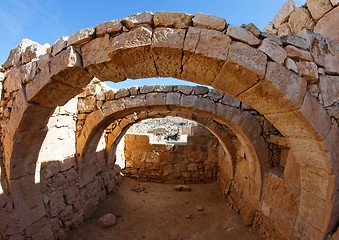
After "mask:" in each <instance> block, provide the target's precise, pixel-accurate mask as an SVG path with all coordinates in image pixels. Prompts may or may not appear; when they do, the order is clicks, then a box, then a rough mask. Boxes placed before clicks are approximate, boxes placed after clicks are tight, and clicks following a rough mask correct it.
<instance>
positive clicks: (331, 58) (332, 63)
mask: <svg viewBox="0 0 339 240" xmlns="http://www.w3.org/2000/svg"><path fill="white" fill-rule="evenodd" d="M300 35H302V36H303V37H304V38H305V39H306V40H307V41H308V42H309V44H310V46H311V49H310V50H311V54H312V56H313V59H314V62H315V63H316V64H317V65H319V66H322V67H324V69H325V72H334V73H335V72H339V43H337V42H334V41H333V40H331V39H328V38H325V37H323V36H322V35H320V34H316V33H313V32H310V31H308V30H303V31H302V32H301V33H300Z"/></svg>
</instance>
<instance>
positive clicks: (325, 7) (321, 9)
mask: <svg viewBox="0 0 339 240" xmlns="http://www.w3.org/2000/svg"><path fill="white" fill-rule="evenodd" d="M307 8H308V10H309V11H310V12H311V15H312V17H313V18H314V19H315V20H319V19H320V18H321V17H322V16H324V14H325V13H327V12H328V11H330V10H331V9H332V8H333V6H332V4H331V3H330V1H329V0H308V1H307Z"/></svg>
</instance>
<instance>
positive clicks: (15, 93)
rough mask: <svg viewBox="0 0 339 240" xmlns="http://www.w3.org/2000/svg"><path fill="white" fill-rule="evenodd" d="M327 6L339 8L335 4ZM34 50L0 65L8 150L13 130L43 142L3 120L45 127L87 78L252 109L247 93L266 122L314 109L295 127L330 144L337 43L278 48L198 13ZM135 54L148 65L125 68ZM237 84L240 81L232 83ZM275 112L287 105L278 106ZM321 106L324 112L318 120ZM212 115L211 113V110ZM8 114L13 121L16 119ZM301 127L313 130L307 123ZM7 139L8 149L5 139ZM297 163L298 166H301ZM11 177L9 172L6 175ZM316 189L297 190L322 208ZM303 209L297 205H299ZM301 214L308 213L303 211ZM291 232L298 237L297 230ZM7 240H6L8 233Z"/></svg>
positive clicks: (302, 41) (305, 38)
mask: <svg viewBox="0 0 339 240" xmlns="http://www.w3.org/2000/svg"><path fill="white" fill-rule="evenodd" d="M310 2H311V1H310ZM332 3H334V4H333V5H336V6H337V1H332ZM333 5H332V6H333ZM311 13H312V11H311ZM210 42H213V45H210V44H208V43H210ZM32 45H34V44H30V45H29V46H27V45H25V44H24V43H22V44H21V45H19V46H18V47H17V48H15V49H13V50H12V51H11V53H10V56H9V58H8V60H7V61H6V62H5V64H4V65H3V67H4V69H5V72H4V77H5V80H4V89H5V91H4V94H3V98H2V103H1V106H2V107H3V111H2V112H3V115H2V116H3V121H2V126H3V127H2V132H3V134H2V142H6V141H7V142H8V141H10V140H11V139H12V140H13V136H12V135H13V134H14V132H15V131H14V132H8V131H10V130H11V129H13V126H14V129H18V130H21V129H19V128H18V126H19V125H20V127H22V126H23V125H25V126H29V129H27V127H25V128H23V129H24V130H26V131H27V130H36V134H37V136H39V137H40V138H41V136H42V135H43V134H44V131H45V130H41V128H42V127H44V126H43V124H41V125H42V126H36V125H34V123H32V124H31V125H30V124H28V122H26V124H24V123H23V122H20V123H18V122H16V121H11V122H9V121H8V120H9V117H11V118H12V119H16V120H21V119H20V116H21V115H20V114H21V113H23V112H28V113H29V114H34V115H36V114H37V112H38V113H39V114H41V116H43V117H42V118H43V119H45V118H47V116H50V114H51V113H52V112H53V110H54V109H53V108H54V107H55V106H56V105H63V104H65V103H66V101H68V99H69V96H74V95H76V94H78V93H80V92H82V87H83V86H85V85H87V83H88V82H89V81H90V79H92V78H93V76H96V77H99V78H100V79H110V80H113V81H121V80H124V79H125V78H127V77H129V78H141V77H150V76H152V77H153V76H163V77H164V76H171V77H177V78H181V79H189V80H191V81H194V82H197V83H204V84H208V85H211V86H213V87H215V88H216V89H221V90H223V91H226V92H229V93H230V94H232V95H234V96H237V97H239V98H241V99H243V100H244V101H246V102H249V103H250V102H255V101H256V100H257V99H255V98H254V99H253V98H252V94H251V93H252V92H253V91H254V92H256V91H258V92H260V94H262V95H263V96H262V98H265V94H266V95H268V94H271V95H272V96H276V98H275V99H272V96H270V97H267V96H266V97H267V100H268V101H270V102H269V104H267V106H269V108H268V107H267V106H265V105H256V109H257V110H258V111H260V112H261V113H263V114H265V115H266V114H267V115H268V114H270V113H277V111H276V110H277V109H279V110H280V111H281V112H291V111H297V110H299V109H300V107H304V106H305V108H310V107H309V106H312V109H304V108H302V109H300V112H301V115H302V114H304V115H303V117H302V119H301V120H300V121H303V122H305V124H306V125H307V126H311V128H312V127H314V128H316V129H317V132H316V134H317V136H319V138H320V139H325V137H326V136H327V133H329V132H330V133H329V134H328V138H327V139H330V138H331V137H333V139H336V136H335V134H336V133H337V131H338V130H337V126H334V125H332V122H331V120H330V118H329V117H328V115H330V116H331V117H332V120H333V121H334V122H335V121H338V94H337V92H338V76H337V75H338V72H339V70H338V66H339V64H338V61H339V53H338V52H339V47H338V43H336V42H334V41H332V40H330V39H327V38H325V37H323V36H321V35H318V34H314V33H312V32H309V31H307V30H304V31H302V32H301V33H300V34H299V36H296V35H286V36H284V37H282V38H279V37H277V36H276V35H274V34H269V33H264V32H260V31H259V30H258V29H257V28H256V27H255V26H253V25H246V26H243V27H235V26H228V25H227V24H226V21H225V20H223V19H220V18H216V17H212V16H208V15H204V14H200V13H198V14H196V15H195V16H192V15H189V14H185V13H162V12H158V13H155V14H152V13H143V14H137V15H133V16H130V17H127V18H125V19H123V20H122V21H111V22H107V23H103V24H100V25H98V26H97V27H96V28H89V29H84V30H81V31H79V32H78V33H75V34H74V35H72V36H70V37H69V38H61V39H59V40H58V41H57V42H56V43H55V44H54V45H53V46H52V47H50V48H48V47H43V46H40V45H38V46H37V47H32ZM142 46H145V48H144V52H143V59H145V61H142V62H141V61H138V59H137V58H136V57H135V56H133V58H129V56H128V54H130V53H131V52H128V51H127V53H126V51H124V49H125V48H130V49H133V47H138V48H139V51H140V49H141V47H142ZM38 49H42V51H41V52H40V50H38ZM102 49H105V51H102ZM164 49H166V51H169V52H168V56H165V55H164V54H157V53H158V52H159V53H161V51H163V50H164ZM221 49H223V51H221ZM130 51H132V50H130ZM138 53H139V52H138ZM296 55H298V56H296ZM239 56H241V57H239ZM267 60H268V61H267ZM201 61H203V62H204V66H205V67H203V68H199V69H197V68H196V66H197V62H201ZM164 64H166V65H164ZM199 65H201V64H199ZM127 66H128V67H127ZM237 66H246V68H248V69H249V70H246V69H244V71H236V68H237ZM288 69H291V70H292V71H294V72H295V73H293V72H291V71H289V70H288ZM297 73H298V74H297ZM235 75H236V76H237V77H234V76H235ZM300 76H301V77H300ZM223 79H227V80H228V81H227V83H225V82H223ZM238 79H242V80H243V82H242V83H239V82H238ZM245 82H246V84H245ZM258 82H259V83H258ZM257 83H258V84H257ZM243 84H244V85H243ZM267 86H269V87H271V88H272V89H273V90H274V92H270V93H266V92H265V91H264V90H263V89H264V88H265V87H267ZM272 86H274V87H272ZM306 86H307V93H306V95H305V90H304V89H306ZM249 87H251V88H249ZM54 89H64V90H65V94H63V95H61V94H59V95H58V94H57V93H55V92H53V90H54ZM260 89H261V90H260ZM46 92H48V93H49V94H46ZM55 94H56V95H55ZM56 96H57V97H56ZM175 96H178V93H174V95H173V97H172V98H167V97H166V98H164V95H162V94H161V93H157V94H154V96H153V97H149V98H148V99H142V98H140V100H141V101H144V100H145V101H160V103H165V104H166V100H167V99H171V101H176V98H175ZM182 96H183V95H181V97H182ZM312 96H314V97H312ZM197 98H198V96H193V97H190V98H186V100H187V104H188V105H189V104H190V103H192V104H193V103H194V101H195V100H196V99H197ZM277 99H278V100H277ZM280 100H281V101H280ZM106 101H107V99H106ZM281 102H286V103H288V104H284V105H282V104H280V103H281ZM303 102H304V103H305V102H306V103H305V104H303ZM307 103H310V104H307ZM106 104H108V102H106ZM124 104H126V102H125V103H124ZM320 104H322V105H323V106H324V107H325V108H326V109H327V111H325V110H323V107H322V106H321V105H320ZM127 105H128V102H127ZM106 107H107V106H106ZM117 107H119V106H117ZM211 107H212V109H214V107H215V105H213V106H211ZM27 109H33V110H36V112H34V111H27ZM105 110H107V109H105V104H103V106H102V111H105ZM216 110H217V109H216ZM12 112H14V113H15V114H18V115H19V117H17V118H15V116H13V114H12ZM314 112H315V113H317V115H316V116H308V114H311V113H314ZM274 117H275V118H274ZM308 117H309V118H310V119H311V120H306V119H307V118H308ZM28 119H32V118H30V116H27V115H25V119H24V120H23V121H27V120H28ZM270 119H271V121H272V122H273V123H275V124H278V123H279V121H280V117H279V116H271V118H270ZM292 119H293V117H292ZM319 119H321V121H322V123H321V126H320V125H319V123H318V122H317V121H319ZM337 123H338V122H337ZM39 124H40V122H39ZM44 124H45V123H44ZM17 125H18V126H17ZM7 126H10V127H7ZM284 134H286V135H287V136H288V134H289V132H288V130H287V131H286V129H285V132H284ZM331 134H332V135H334V136H332V135H331ZM5 136H6V137H7V139H4V138H5ZM19 136H20V135H19ZM306 137H307V136H306ZM37 141H39V140H37ZM326 144H327V145H328V148H330V149H333V144H332V143H330V140H328V141H327V142H326ZM317 146H318V145H317ZM333 151H334V149H333ZM5 154H9V156H8V155H7V158H6V157H5V159H11V157H12V156H11V151H10V150H8V151H7V152H6V151H5ZM5 156H6V155H5ZM318 156H319V157H320V158H321V159H322V158H326V157H324V156H323V155H321V156H320V155H318ZM300 157H301V159H302V160H304V159H303V158H302V156H300ZM329 158H330V157H329ZM334 158H335V154H334ZM302 160H300V161H302ZM307 160H309V159H307ZM7 164H9V165H10V163H7ZM303 164H305V160H304V162H303ZM307 164H309V163H308V162H307ZM314 164H317V162H314ZM6 167H7V166H6ZM316 167H319V166H318V165H317V166H316ZM316 167H315V168H316ZM321 167H323V166H320V168H321ZM9 169H12V166H10V167H9ZM30 170H31V169H30ZM6 174H7V175H8V178H9V179H11V180H15V181H16V182H17V183H18V182H20V181H24V180H25V179H26V178H28V176H27V172H24V174H23V173H19V174H18V175H14V176H12V175H10V174H12V173H9V172H7V173H6ZM25 174H26V175H25ZM322 174H325V173H322ZM326 174H327V173H326ZM331 174H332V173H331ZM319 175H320V173H319ZM317 177H319V176H318V175H317ZM327 177H330V176H327V175H326V177H322V176H321V177H319V179H322V182H323V183H327V182H328V180H327ZM331 177H334V175H333V176H332V175H331ZM314 178H315V179H318V178H316V177H314ZM313 182H314V181H309V182H303V184H304V185H305V186H307V188H308V189H306V188H305V189H306V190H305V194H306V192H307V191H308V190H309V191H311V190H310V189H312V191H313V192H314V198H317V199H318V198H319V199H326V201H327V199H329V198H328V196H327V195H326V193H324V191H316V190H314V189H318V188H319V186H315V185H312V183H313ZM306 203H307V202H306V201H304V202H303V204H304V205H305V204H306ZM322 204H323V205H321V207H322V206H324V208H325V206H326V207H328V206H330V205H331V204H332V200H331V202H330V203H329V202H323V203H322ZM304 205H303V206H304ZM17 207H21V208H22V209H25V210H26V209H27V208H24V205H20V204H17ZM321 207H319V208H318V209H320V208H321ZM36 209H37V210H34V211H36V212H38V210H40V208H36ZM302 210H303V211H304V212H306V209H305V207H304V208H303V209H302ZM314 212H315V211H314ZM43 215H44V214H43V212H42V211H40V212H39V214H36V215H34V216H33V217H31V218H30V219H27V217H26V218H25V219H24V220H22V219H20V221H21V223H22V224H24V225H23V226H22V227H23V228H24V229H26V230H27V231H26V234H27V236H29V230H28V229H29V227H28V226H32V223H33V222H34V221H35V222H34V223H37V222H38V220H39V221H40V220H41V219H42V218H41V216H43ZM39 218H40V219H39ZM7 219H8V218H7ZM305 219H306V220H305V223H306V222H307V221H312V223H310V222H307V224H308V225H307V226H308V227H306V228H307V231H308V233H307V234H308V236H311V235H312V236H313V234H317V236H319V238H320V236H322V234H323V233H324V232H326V231H327V229H325V226H324V224H325V223H323V222H321V221H315V222H314V218H312V217H311V215H310V214H309V213H308V215H306V217H305ZM301 222H303V220H301ZM333 224H334V223H330V224H329V227H330V228H333V227H334V226H333ZM297 227H298V229H301V228H300V226H297ZM6 231H8V230H6ZM311 232H312V234H311ZM5 234H7V235H12V234H8V233H7V232H6V233H5ZM310 234H311V235H310Z"/></svg>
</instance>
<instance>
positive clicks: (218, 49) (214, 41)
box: [181, 28, 231, 85]
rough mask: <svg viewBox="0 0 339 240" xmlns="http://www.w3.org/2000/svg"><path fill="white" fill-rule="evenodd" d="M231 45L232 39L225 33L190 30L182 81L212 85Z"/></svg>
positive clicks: (185, 45)
mask: <svg viewBox="0 0 339 240" xmlns="http://www.w3.org/2000/svg"><path fill="white" fill-rule="evenodd" d="M230 43H231V38H230V37H229V36H227V35H225V34H224V33H221V32H218V31H215V30H208V29H199V28H189V30H188V32H187V34H186V38H185V43H184V59H183V72H182V73H181V79H187V80H189V81H193V82H196V83H200V84H204V85H210V84H211V83H212V82H213V80H214V78H215V76H216V75H217V74H218V73H219V71H220V68H221V67H222V65H223V64H224V62H225V60H226V58H227V54H228V51H229V47H230Z"/></svg>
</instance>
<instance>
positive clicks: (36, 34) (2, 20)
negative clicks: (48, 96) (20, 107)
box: [0, 0, 305, 63]
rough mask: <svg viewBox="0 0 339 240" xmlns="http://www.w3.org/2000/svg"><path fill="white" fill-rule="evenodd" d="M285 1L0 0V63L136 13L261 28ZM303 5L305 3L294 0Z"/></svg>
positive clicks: (303, 0) (302, 0) (301, 0)
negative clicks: (27, 44) (21, 49)
mask: <svg viewBox="0 0 339 240" xmlns="http://www.w3.org/2000/svg"><path fill="white" fill-rule="evenodd" d="M284 2H285V0H257V1H253V0H242V1H239V0H238V1H221V0H191V1H183V0H170V1H162V0H128V1H115V0H111V1H107V0H106V1H104V0H96V1H79V0H67V1H66V0H0V32H1V38H0V63H3V62H4V61H5V60H6V59H7V57H8V54H9V52H10V49H12V48H13V47H15V46H17V45H18V44H19V43H20V41H21V40H22V39H23V38H29V39H31V40H33V41H36V42H38V43H40V44H44V43H49V44H51V45H52V44H53V43H54V42H55V41H56V40H57V39H59V38H60V37H61V36H69V35H71V34H73V33H75V32H77V31H79V30H80V29H82V28H87V27H94V26H96V25H97V24H99V23H101V22H105V21H109V20H112V19H121V18H124V17H126V16H129V15H131V14H133V13H137V12H145V11H151V12H157V11H179V12H187V13H190V14H195V13H196V12H203V13H207V14H211V15H214V16H218V17H222V18H225V19H226V21H227V22H228V23H229V24H233V25H238V26H240V25H241V24H243V23H246V24H247V23H251V22H252V23H254V24H255V25H256V26H257V27H258V28H259V29H263V28H264V27H265V26H266V25H267V23H268V22H269V21H271V20H272V19H273V17H274V15H275V13H276V12H277V11H278V9H279V8H280V7H281V6H282V5H283V3H284ZM295 2H296V3H297V4H299V5H302V4H303V3H304V2H305V0H295Z"/></svg>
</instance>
